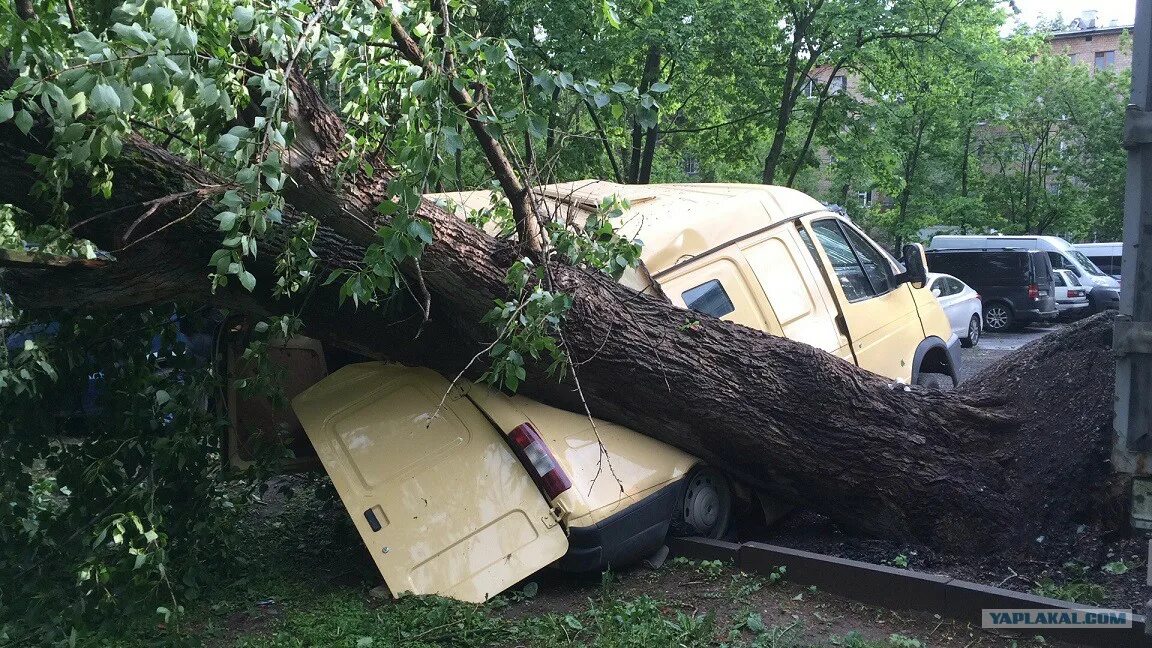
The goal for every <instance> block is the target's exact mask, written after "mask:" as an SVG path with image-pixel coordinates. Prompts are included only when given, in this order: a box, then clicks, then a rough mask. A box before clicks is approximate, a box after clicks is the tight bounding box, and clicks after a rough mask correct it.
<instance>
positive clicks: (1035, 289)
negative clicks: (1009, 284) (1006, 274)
mask: <svg viewBox="0 0 1152 648" xmlns="http://www.w3.org/2000/svg"><path fill="white" fill-rule="evenodd" d="M1016 285H1020V284H1016ZM1028 299H1031V300H1032V301H1036V300H1037V299H1040V286H1037V285H1036V284H1030V285H1029V286H1028Z"/></svg>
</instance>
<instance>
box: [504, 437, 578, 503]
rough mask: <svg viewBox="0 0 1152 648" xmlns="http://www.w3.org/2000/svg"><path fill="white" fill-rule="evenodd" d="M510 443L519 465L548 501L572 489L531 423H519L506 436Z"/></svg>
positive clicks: (570, 482) (566, 476) (562, 470)
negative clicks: (521, 465)
mask: <svg viewBox="0 0 1152 648" xmlns="http://www.w3.org/2000/svg"><path fill="white" fill-rule="evenodd" d="M508 438H509V439H510V440H511V441H512V450H513V451H515V452H516V456H517V457H519V459H520V463H522V464H524V467H525V468H527V469H528V474H529V475H532V480H533V481H535V482H536V485H537V486H539V487H540V490H542V491H544V495H545V496H547V497H548V499H549V500H552V499H555V498H556V496H557V495H559V494H560V493H563V492H564V491H566V490H568V489H569V488H572V480H570V479H568V475H567V474H565V472H564V469H563V468H561V467H560V464H558V463H556V457H555V456H553V455H552V451H551V450H549V449H548V446H547V445H545V444H544V439H541V438H540V433H539V432H537V431H536V428H534V427H532V424H531V423H521V424H520V425H517V426H516V427H515V428H512V431H511V432H510V433H509V434H508Z"/></svg>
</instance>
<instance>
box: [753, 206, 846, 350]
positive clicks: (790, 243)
mask: <svg viewBox="0 0 1152 648" xmlns="http://www.w3.org/2000/svg"><path fill="white" fill-rule="evenodd" d="M800 246H801V242H800V237H799V235H798V234H797V233H796V230H795V228H792V227H788V226H785V227H780V228H778V229H776V230H773V231H772V236H770V237H768V238H766V239H764V240H762V241H758V242H756V243H754V244H752V245H749V246H747V247H745V248H744V250H743V252H744V258H745V260H746V261H748V266H749V267H750V268H752V274H754V275H756V280H757V281H758V282H759V284H760V289H761V290H762V291H763V292H764V295H765V297H766V298H767V301H768V303H769V305H770V306H771V308H772V312H773V314H774V315H775V316H776V320H777V321H778V322H779V323H780V331H781V332H782V333H783V335H784V337H786V338H789V339H792V340H796V341H797V342H803V343H805V344H809V345H812V346H814V347H816V348H817V349H823V350H825V351H827V352H829V353H832V354H834V355H837V356H839V357H841V358H843V359H844V360H847V361H849V362H854V358H853V356H852V348H851V345H850V344H849V343H848V337H847V336H846V335H844V333H843V332H841V331H840V328H839V327H838V326H837V324H836V316H837V315H838V310H837V308H836V302H835V300H834V299H833V297H832V295H831V294H830V293H829V292H828V286H827V285H826V283H825V281H824V278H823V277H822V276H821V275H820V271H819V267H818V266H816V265H815V261H814V260H813V259H812V258H811V255H809V254H808V253H807V252H805V251H803V250H801V249H800Z"/></svg>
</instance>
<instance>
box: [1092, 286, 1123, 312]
mask: <svg viewBox="0 0 1152 648" xmlns="http://www.w3.org/2000/svg"><path fill="white" fill-rule="evenodd" d="M1088 301H1089V302H1091V304H1092V309H1093V310H1095V311H1096V312H1100V311H1106V310H1109V309H1113V308H1120V291H1119V290H1117V289H1115V288H1093V289H1092V291H1091V292H1089V293H1088Z"/></svg>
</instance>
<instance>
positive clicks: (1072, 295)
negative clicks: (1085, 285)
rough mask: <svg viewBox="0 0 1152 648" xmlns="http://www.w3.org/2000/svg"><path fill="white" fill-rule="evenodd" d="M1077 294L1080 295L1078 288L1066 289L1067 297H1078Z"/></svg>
mask: <svg viewBox="0 0 1152 648" xmlns="http://www.w3.org/2000/svg"><path fill="white" fill-rule="evenodd" d="M1079 296H1080V291H1079V290H1069V291H1068V297H1079Z"/></svg>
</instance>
